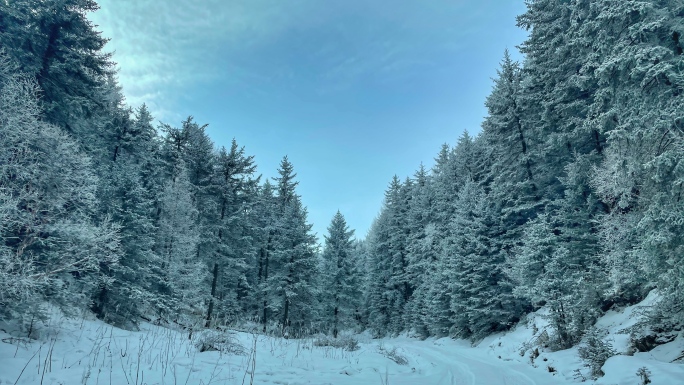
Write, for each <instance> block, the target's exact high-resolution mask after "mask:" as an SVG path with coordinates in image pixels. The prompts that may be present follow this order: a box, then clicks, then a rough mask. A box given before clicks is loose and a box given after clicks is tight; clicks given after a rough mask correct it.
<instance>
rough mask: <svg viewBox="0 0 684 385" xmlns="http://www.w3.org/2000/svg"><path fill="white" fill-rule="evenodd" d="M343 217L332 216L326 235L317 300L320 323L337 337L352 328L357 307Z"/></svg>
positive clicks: (352, 261) (350, 247) (355, 280)
mask: <svg viewBox="0 0 684 385" xmlns="http://www.w3.org/2000/svg"><path fill="white" fill-rule="evenodd" d="M353 235H354V230H349V227H348V226H347V222H346V221H345V219H344V216H343V215H342V213H340V212H339V211H338V212H337V213H336V214H335V216H334V217H333V219H332V221H331V222H330V226H329V227H328V235H327V236H325V248H324V250H323V261H322V265H321V274H322V275H323V279H322V280H321V283H322V286H321V297H322V298H321V301H322V306H323V315H322V316H323V320H324V324H325V325H327V326H328V327H330V328H331V329H332V333H333V337H335V338H337V335H338V333H339V332H340V330H342V329H344V328H350V327H352V326H354V323H355V316H357V312H358V306H359V287H358V283H359V280H358V277H357V273H356V265H357V264H356V261H355V255H354V248H353V241H352V236H353Z"/></svg>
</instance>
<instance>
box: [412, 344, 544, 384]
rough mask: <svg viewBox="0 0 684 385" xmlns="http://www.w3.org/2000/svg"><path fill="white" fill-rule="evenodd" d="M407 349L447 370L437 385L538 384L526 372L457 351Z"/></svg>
mask: <svg viewBox="0 0 684 385" xmlns="http://www.w3.org/2000/svg"><path fill="white" fill-rule="evenodd" d="M403 348H404V349H405V350H407V351H410V352H412V353H415V354H416V355H419V356H421V357H423V358H425V359H427V360H428V361H430V362H432V363H434V364H435V365H436V366H437V367H441V368H444V374H443V375H442V376H440V377H439V378H440V380H439V382H437V383H435V384H434V385H491V384H501V385H537V382H536V381H534V380H533V379H531V378H530V377H528V376H527V375H526V374H524V373H522V372H519V371H517V370H515V369H511V368H507V367H506V366H504V365H496V364H493V363H491V362H487V361H485V360H480V359H476V358H472V357H470V356H466V355H465V354H463V353H461V352H459V351H458V350H457V349H453V350H448V351H447V350H444V349H441V348H438V347H436V346H429V347H422V346H415V345H411V346H404V347H403ZM455 359H456V360H455Z"/></svg>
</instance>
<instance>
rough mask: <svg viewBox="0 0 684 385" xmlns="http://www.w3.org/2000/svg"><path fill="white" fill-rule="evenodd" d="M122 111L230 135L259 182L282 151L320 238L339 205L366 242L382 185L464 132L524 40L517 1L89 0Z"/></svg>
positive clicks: (225, 140)
mask: <svg viewBox="0 0 684 385" xmlns="http://www.w3.org/2000/svg"><path fill="white" fill-rule="evenodd" d="M99 4H100V7H101V9H100V10H99V11H97V12H96V13H94V14H92V15H91V19H92V20H94V22H95V23H96V24H98V25H99V29H100V30H101V31H103V34H104V35H105V36H106V37H109V38H111V39H112V40H111V42H110V43H109V45H108V49H109V50H112V51H115V55H114V60H115V61H116V62H117V63H118V65H119V67H120V72H119V81H120V83H121V85H122V86H123V90H124V94H125V95H126V98H127V101H128V103H129V104H131V105H133V106H137V105H139V104H141V103H143V102H145V103H147V104H148V106H150V108H151V110H152V111H153V112H154V113H155V115H156V117H157V119H159V120H161V121H164V122H165V123H170V124H176V125H179V124H180V121H181V120H182V119H184V118H185V117H187V116H189V115H192V116H194V117H195V120H196V121H197V122H198V123H201V124H204V123H208V124H209V128H208V133H209V135H210V136H211V137H212V139H213V140H214V142H215V143H216V144H217V146H226V147H228V146H230V141H231V139H232V138H235V139H236V140H237V142H238V144H240V145H242V146H245V149H246V152H247V153H248V154H250V155H254V156H255V159H256V162H257V164H258V166H259V173H262V174H263V175H264V177H272V176H274V175H275V174H276V169H277V168H278V164H279V163H280V160H281V159H282V157H283V156H284V155H287V156H288V157H289V159H290V161H292V163H293V164H294V167H295V171H296V172H297V174H298V180H299V182H300V185H299V190H298V192H299V194H300V195H302V199H303V202H304V204H305V205H306V206H307V207H308V209H309V220H310V222H312V223H313V224H314V231H316V232H317V233H318V235H319V238H321V239H322V235H323V234H324V233H326V228H327V226H328V224H329V222H330V220H331V219H332V217H333V215H334V214H335V212H336V211H337V210H338V209H339V210H340V211H341V212H342V214H344V216H345V217H346V219H347V222H348V223H349V225H350V227H351V228H353V229H355V230H356V234H357V236H358V237H363V236H365V234H366V232H367V230H368V228H369V227H370V225H371V223H372V221H373V219H374V218H375V216H376V215H377V213H378V212H379V210H380V207H381V205H382V200H383V196H384V191H385V189H386V188H387V186H388V184H389V182H390V180H391V178H392V176H393V175H394V174H397V175H398V176H400V177H401V178H402V179H403V178H405V177H407V176H411V175H413V173H414V172H415V170H416V169H417V168H418V167H419V166H420V164H421V162H422V163H423V164H425V165H426V166H428V167H430V166H432V164H433V158H434V157H435V156H436V154H437V152H438V150H439V148H440V146H441V144H442V143H449V144H452V143H455V142H456V140H457V138H458V137H459V135H461V133H462V132H463V131H464V130H467V131H469V132H470V133H472V134H476V133H477V132H479V129H480V128H479V126H480V123H481V121H482V118H483V116H484V115H485V114H486V109H485V108H484V100H485V97H486V96H487V95H488V94H489V92H490V91H491V87H492V81H491V78H492V77H494V76H495V75H496V69H497V68H498V65H499V62H500V60H501V58H502V56H503V52H504V50H505V49H506V48H508V49H509V50H510V51H511V53H512V54H513V57H514V58H516V59H519V58H520V56H519V54H518V53H517V50H516V48H515V47H516V46H517V45H519V44H520V43H521V42H522V41H523V40H524V39H525V36H526V33H525V32H524V31H522V30H520V29H518V28H517V27H516V26H515V16H516V15H518V14H520V13H522V12H523V10H524V3H523V0H420V1H414V0H402V1H387V0H365V1H362V0H327V1H322V0H203V1H196V0H165V1H161V0H101V1H99Z"/></svg>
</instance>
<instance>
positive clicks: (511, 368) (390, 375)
mask: <svg viewBox="0 0 684 385" xmlns="http://www.w3.org/2000/svg"><path fill="white" fill-rule="evenodd" d="M652 300H653V298H652V297H649V298H647V299H646V301H645V303H646V304H647V303H648V301H652ZM634 309H635V307H630V308H627V309H625V310H624V311H623V312H619V313H617V312H609V313H608V314H607V315H606V316H605V317H603V318H602V319H601V320H600V321H599V326H600V327H603V328H606V329H608V331H609V335H610V336H611V337H610V338H612V340H613V343H614V346H615V347H616V349H617V350H618V351H619V352H626V349H627V341H628V336H627V335H625V334H621V333H620V331H621V330H623V329H624V328H625V327H626V326H629V325H630V323H633V322H634V319H635V315H634V314H633V312H634ZM533 325H535V326H536V327H534V326H533ZM543 327H544V322H543V320H542V319H541V318H540V317H539V315H533V316H532V317H530V319H529V320H528V322H526V323H524V324H521V325H520V326H519V327H518V328H516V329H515V330H513V331H511V332H509V333H506V334H498V335H494V336H491V337H488V338H487V339H485V340H484V341H482V342H481V343H479V344H478V345H477V346H476V347H473V346H471V344H470V343H468V342H465V341H454V340H451V339H447V338H442V339H437V340H435V339H428V340H425V341H420V340H417V339H413V338H408V337H399V338H387V339H382V340H374V339H371V338H369V337H368V336H366V335H358V336H355V338H358V339H359V342H360V343H359V349H358V350H356V351H351V352H350V351H345V350H343V349H341V348H333V347H329V346H317V344H316V343H315V341H316V339H314V338H308V339H282V338H273V337H266V336H262V335H256V334H250V333H242V332H239V333H237V332H236V333H233V334H232V338H233V343H234V344H235V345H234V347H237V348H238V350H240V349H239V347H241V348H242V349H241V350H242V352H237V353H236V352H233V353H230V354H229V353H220V352H217V351H207V352H200V351H199V350H198V349H197V347H196V342H197V340H198V338H199V336H198V335H195V336H194V338H193V340H190V339H188V333H187V332H179V331H173V330H170V329H166V328H162V327H158V326H153V325H150V324H144V325H142V328H141V330H140V331H136V332H132V331H125V330H121V329H117V328H114V327H112V326H109V325H106V324H104V323H102V322H99V321H96V320H73V319H66V318H63V317H56V316H55V317H53V318H52V319H51V320H50V323H49V325H47V326H45V325H43V326H40V328H39V333H40V338H39V339H38V340H27V339H24V338H17V336H11V335H10V334H8V333H5V332H0V340H1V341H2V342H0V384H15V383H16V384H46V385H47V384H65V385H71V384H98V385H100V384H102V385H104V384H115V385H116V384H126V385H128V384H136V385H142V384H147V385H152V384H173V385H179V384H217V385H222V384H282V385H286V384H291V385H294V384H320V385H323V384H334V385H352V384H353V385H357V384H391V385H395V384H396V385H399V384H411V385H421V384H425V385H431V384H435V385H438V384H445V385H451V384H492V385H495V384H501V385H534V384H540V385H541V384H571V383H578V382H580V381H581V378H580V377H579V376H577V374H576V372H575V369H578V368H582V367H583V365H582V362H581V361H580V359H579V358H578V355H577V348H573V349H569V350H565V351H560V352H547V351H544V350H543V349H540V351H539V356H538V357H536V358H535V359H532V358H531V356H530V355H531V353H532V352H533V349H534V348H532V347H531V345H530V342H532V341H533V340H534V339H535V334H534V333H533V332H536V333H537V335H538V334H539V333H540V332H541V331H542V330H543ZM12 334H14V333H12ZM683 351H684V339H682V338H681V336H680V337H679V338H678V339H676V340H675V341H673V342H671V343H669V344H667V345H661V346H659V347H657V348H656V349H654V350H653V351H651V352H648V353H637V354H635V355H633V356H627V355H619V356H616V357H613V358H611V359H609V360H608V361H607V363H606V365H605V366H604V371H605V372H606V376H605V377H603V378H601V379H600V380H599V381H598V382H597V383H599V384H606V385H609V384H634V385H637V384H640V380H639V378H638V377H637V375H636V372H637V370H638V369H639V368H641V367H646V368H648V369H649V371H650V372H651V375H650V379H651V381H652V382H651V384H653V385H658V384H663V385H666V384H667V385H677V384H684V365H682V364H681V363H680V364H677V363H670V361H672V360H674V359H676V358H677V357H679V356H681V355H682V352H683ZM401 358H403V359H404V360H405V361H406V363H403V364H400V363H402V362H401V361H402V360H401ZM395 361H399V362H400V363H397V362H395ZM679 362H681V361H679ZM582 373H584V375H586V373H587V371H586V370H583V371H582Z"/></svg>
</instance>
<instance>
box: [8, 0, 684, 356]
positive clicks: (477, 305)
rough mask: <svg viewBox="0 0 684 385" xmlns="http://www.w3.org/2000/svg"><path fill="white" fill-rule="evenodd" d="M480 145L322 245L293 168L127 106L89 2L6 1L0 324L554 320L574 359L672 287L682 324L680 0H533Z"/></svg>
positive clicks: (673, 321)
mask: <svg viewBox="0 0 684 385" xmlns="http://www.w3.org/2000/svg"><path fill="white" fill-rule="evenodd" d="M526 4H527V11H526V12H525V13H524V14H522V15H520V16H519V17H518V19H517V21H518V24H519V26H520V27H522V28H525V29H527V30H528V31H529V37H528V39H527V40H526V41H525V42H524V43H523V44H522V45H521V47H520V49H521V51H522V53H523V54H524V60H523V61H522V62H521V63H518V62H515V61H513V60H512V59H511V58H510V56H509V55H508V53H507V52H506V53H504V57H503V60H502V61H501V64H500V68H499V71H498V76H497V78H496V79H494V80H495V82H494V87H493V90H492V92H491V94H490V96H489V97H488V98H487V100H486V101H485V104H486V107H487V109H488V115H487V117H486V118H485V120H484V122H483V123H482V131H481V133H480V134H478V135H477V136H475V137H473V136H470V135H468V134H467V133H464V134H463V135H462V136H461V137H460V139H459V140H458V143H456V144H455V145H454V146H449V145H444V146H443V147H442V149H441V151H440V152H439V153H438V154H437V157H436V160H435V166H434V167H432V168H431V169H429V170H428V169H426V168H425V167H423V166H421V167H420V168H419V169H418V171H416V173H415V175H413V176H412V177H410V178H406V179H405V180H401V179H399V178H398V177H396V176H395V177H394V178H393V179H392V181H391V183H390V185H389V187H388V190H387V192H386V196H385V202H384V205H383V207H382V208H381V210H380V213H379V215H378V217H377V219H376V221H375V223H374V224H373V226H372V228H371V230H370V232H369V234H368V236H367V237H366V239H365V240H361V241H355V240H354V239H353V236H354V234H353V230H350V229H349V228H348V226H347V224H346V221H345V220H344V216H343V215H342V213H339V212H338V213H337V214H336V215H335V216H334V217H333V218H332V221H331V224H330V226H329V228H328V234H327V235H326V236H325V245H324V248H323V250H322V251H321V250H319V247H318V244H317V242H316V238H315V235H314V234H313V233H312V231H311V228H312V225H311V224H310V223H309V222H308V219H307V210H306V207H304V206H303V204H302V201H301V198H300V196H299V195H298V194H297V191H296V187H297V181H296V173H295V169H294V166H293V165H292V164H291V163H290V162H289V160H288V159H287V157H284V158H283V160H282V162H281V164H280V167H279V169H278V177H276V178H273V180H272V181H268V180H266V181H262V180H261V177H260V176H259V175H257V172H256V163H255V160H254V158H253V157H252V156H250V155H248V154H247V153H246V152H245V149H244V148H242V147H240V146H239V145H238V143H237V142H236V141H235V140H233V142H232V144H231V146H230V148H223V147H221V148H216V147H215V145H214V143H213V142H212V140H211V139H210V138H209V136H208V135H207V134H206V127H207V126H206V125H203V124H199V123H197V122H195V121H194V120H193V118H192V117H189V118H187V119H186V120H184V121H182V122H181V123H180V126H179V127H175V126H173V125H170V124H164V123H160V124H159V125H158V126H157V127H155V126H154V125H153V121H154V118H153V116H152V115H151V113H150V111H149V110H148V109H147V108H146V106H145V105H143V106H141V107H139V108H136V109H131V108H130V107H128V106H127V105H126V104H125V103H124V98H123V96H122V93H121V89H120V87H119V86H118V84H117V82H116V71H115V65H114V62H113V61H112V57H111V55H110V54H107V53H105V52H104V51H103V49H104V46H105V44H106V42H107V40H106V39H104V38H102V36H101V34H100V33H99V32H98V31H96V30H95V27H94V26H93V24H92V23H91V22H90V21H89V20H88V19H87V14H88V13H89V12H92V11H94V10H96V9H97V4H96V3H95V2H94V1H91V0H48V1H37V0H23V1H10V2H7V1H5V2H0V321H2V322H9V321H18V322H19V323H20V324H22V325H25V327H26V328H27V329H30V326H29V325H31V324H32V323H33V322H34V321H35V320H36V319H40V318H42V317H45V316H46V305H47V304H52V305H56V306H59V307H60V308H61V309H62V310H63V311H65V312H67V313H70V314H77V313H78V312H80V311H84V310H89V311H92V312H93V313H94V314H95V315H96V316H97V317H99V318H101V319H103V320H104V321H106V322H109V323H112V324H115V325H117V326H122V327H127V328H134V327H136V326H137V324H138V323H139V322H141V321H143V320H147V321H154V322H161V323H167V324H174V323H175V324H178V325H180V326H182V327H186V328H190V329H191V330H194V329H198V328H203V327H217V326H221V325H240V324H247V323H250V322H252V323H256V324H258V325H259V328H260V330H262V331H263V332H267V331H273V330H278V331H279V332H280V333H282V334H284V335H293V334H294V335H300V334H306V333H314V332H329V333H331V334H332V335H333V336H335V337H337V335H338V333H339V332H340V331H342V330H350V329H351V330H357V331H360V330H364V329H370V330H372V331H373V332H374V333H375V334H376V335H377V336H382V335H387V334H398V333H402V332H410V333H412V334H413V335H417V336H421V337H428V336H452V337H458V338H468V339H471V340H478V339H480V338H483V337H484V336H486V335H488V334H491V333H493V332H497V331H502V330H507V329H510V328H511V327H512V326H514V325H515V324H516V323H517V322H518V321H520V320H521V319H523V317H524V315H525V314H527V313H529V312H532V311H535V310H537V309H539V308H540V307H542V306H547V307H548V313H547V317H548V318H549V320H550V324H551V327H552V336H551V338H552V340H553V343H554V344H555V346H557V347H559V348H563V347H569V346H572V345H573V344H576V343H577V342H579V340H580V339H581V338H582V336H583V335H584V334H585V333H586V332H587V331H589V330H590V329H591V328H592V326H593V325H594V322H595V320H596V319H597V318H598V317H599V316H600V315H601V314H603V313H604V312H605V311H607V310H608V309H610V308H611V307H612V306H623V305H627V304H633V303H636V302H638V301H639V300H640V299H643V298H644V297H645V295H646V294H647V293H648V292H649V291H651V290H653V289H658V292H659V293H660V296H661V301H660V302H659V303H658V305H657V306H656V307H655V308H654V309H652V310H651V312H650V314H649V324H648V325H646V326H648V327H650V328H651V329H652V330H654V331H655V332H667V331H671V330H679V329H681V327H682V325H684V264H683V262H684V261H683V260H684V240H683V239H682V236H683V234H684V203H683V202H681V201H680V199H681V193H682V189H683V188H684V186H683V182H684V164H683V163H682V161H683V159H684V122H683V121H682V119H683V118H684V107H683V106H684V103H682V102H683V101H684V100H683V98H684V96H683V95H682V92H683V91H684V76H683V73H684V72H683V71H684V60H682V46H681V44H680V36H681V33H683V32H684V3H683V2H681V1H616V0H611V1H608V0H601V1H585V0H573V1H560V0H529V1H527V2H526Z"/></svg>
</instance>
